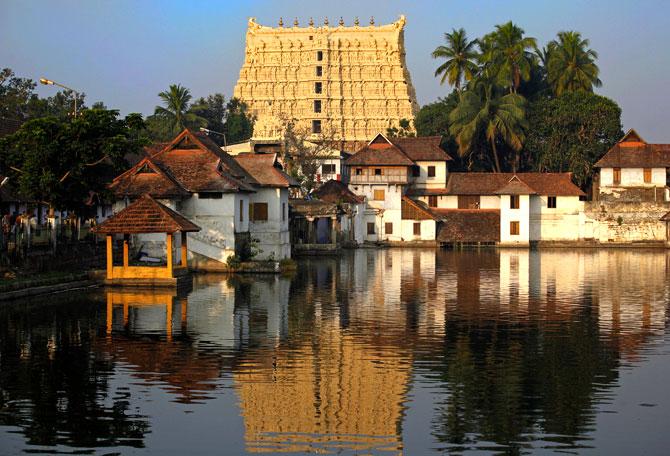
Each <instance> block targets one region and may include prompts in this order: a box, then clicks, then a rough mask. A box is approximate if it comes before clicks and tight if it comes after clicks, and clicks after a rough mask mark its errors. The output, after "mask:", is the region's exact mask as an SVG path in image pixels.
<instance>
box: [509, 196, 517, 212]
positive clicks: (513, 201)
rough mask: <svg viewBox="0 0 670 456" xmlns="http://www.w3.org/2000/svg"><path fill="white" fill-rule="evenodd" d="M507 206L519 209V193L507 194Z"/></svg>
mask: <svg viewBox="0 0 670 456" xmlns="http://www.w3.org/2000/svg"><path fill="white" fill-rule="evenodd" d="M509 208H510V209H519V195H510V196H509Z"/></svg>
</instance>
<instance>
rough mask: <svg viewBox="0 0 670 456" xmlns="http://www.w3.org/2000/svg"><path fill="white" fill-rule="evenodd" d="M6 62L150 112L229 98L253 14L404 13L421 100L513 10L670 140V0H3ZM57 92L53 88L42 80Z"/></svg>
mask: <svg viewBox="0 0 670 456" xmlns="http://www.w3.org/2000/svg"><path fill="white" fill-rule="evenodd" d="M0 5H1V6H0V67H2V68H5V67H9V68H11V69H13V70H14V72H15V73H16V74H17V75H18V76H21V77H27V78H31V79H33V80H38V79H39V78H40V77H42V76H44V77H47V78H49V79H53V80H55V81H57V82H60V83H62V84H65V85H67V86H70V87H72V88H74V89H77V90H79V91H82V92H85V93H86V100H87V104H88V105H90V104H91V103H93V102H95V101H103V102H104V103H105V104H106V105H107V106H108V107H110V108H115V109H119V110H120V111H121V113H122V114H127V113H129V112H141V113H142V114H145V115H148V114H151V113H153V109H154V107H155V106H156V104H158V103H159V99H158V96H157V94H158V93H159V92H161V91H163V90H165V89H167V87H168V86H169V85H170V84H174V83H179V84H182V85H184V86H186V87H188V88H189V89H190V90H191V93H192V94H193V95H194V96H195V97H199V96H207V95H208V94H211V93H217V92H220V93H223V94H224V95H226V96H227V97H229V96H231V94H232V91H233V87H234V85H235V82H236V81H237V77H238V74H239V71H240V68H241V66H242V62H243V59H244V40H245V32H246V26H247V20H248V18H249V17H256V18H257V22H259V23H260V24H264V25H272V26H275V25H276V24H277V22H278V20H279V17H283V18H284V22H285V23H292V22H293V20H294V18H296V17H297V18H298V20H299V21H300V23H301V24H307V22H308V21H309V18H310V17H313V18H314V21H315V22H316V23H321V22H322V21H323V18H324V17H328V18H329V20H330V22H331V24H333V23H336V21H337V20H339V17H340V16H342V17H343V18H344V20H345V23H346V24H347V25H351V24H352V23H353V21H354V18H355V17H356V16H358V17H359V19H360V21H361V24H367V23H368V21H369V20H370V16H374V18H375V22H376V23H377V24H382V23H389V22H392V21H394V20H396V19H397V18H398V16H399V15H400V14H404V15H406V17H407V24H406V27H405V46H406V51H407V65H408V67H409V70H410V74H411V77H412V82H413V83H414V86H415V88H416V93H417V97H418V101H419V104H420V105H424V104H426V103H430V102H432V101H434V100H436V99H437V98H439V97H441V96H445V95H446V94H447V93H448V92H449V91H450V90H451V89H450V88H449V87H448V86H446V85H444V86H442V85H440V83H439V79H437V78H435V77H434V71H435V68H436V67H437V66H438V61H436V60H433V59H432V58H431V56H430V54H431V52H432V50H433V49H435V47H436V46H438V45H440V44H442V43H443V40H444V33H445V32H448V31H451V30H452V29H453V28H461V27H463V28H464V29H465V30H466V32H467V33H468V35H469V37H471V38H476V37H479V36H482V35H483V34H485V33H488V32H489V31H491V30H492V29H493V27H494V26H495V25H496V24H501V23H504V22H507V21H509V20H512V21H513V22H515V23H516V24H517V25H519V26H520V27H522V28H523V29H524V30H525V31H526V34H527V35H528V36H532V37H535V38H537V40H538V43H539V44H540V45H544V44H546V43H547V41H549V40H551V39H553V38H555V36H556V33H557V32H559V31H562V30H577V31H579V32H581V33H582V35H583V36H584V37H585V38H588V39H589V40H590V42H591V47H592V48H593V49H594V50H596V51H597V52H598V54H599V59H598V65H599V66H600V79H601V80H602V81H603V86H602V87H601V88H600V89H597V92H598V93H599V94H602V95H605V96H607V97H609V98H612V99H613V100H615V101H616V102H617V103H618V104H619V106H621V108H622V110H623V118H622V120H623V124H624V130H626V129H628V128H635V129H636V130H637V131H638V132H639V133H640V134H641V135H642V137H643V138H644V139H646V140H647V141H649V142H665V143H670V128H668V126H669V123H670V122H669V121H670V89H669V87H668V83H669V82H670V76H669V75H670V50H669V49H668V43H670V1H669V0H665V1H660V0H637V1H633V0H630V1H623V0H607V1H606V0H588V1H586V0H580V1H577V0H574V1H573V0H560V1H556V0H553V1H544V0H524V1H521V0H519V1H514V0H506V1H503V0H467V1H464V0H461V1H452V0H441V1H432V0H414V1H400V0H337V1H333V0H330V1H322V0H250V1H242V0H238V1H224V0H219V1H214V0H200V1H195V0H192V1H176V0H175V1H171V0H162V1H141V0H135V1H131V0H115V1H111V0H94V1H90V0H89V1H85V0H59V1H53V0H50V1H43V0H0ZM38 90H39V94H40V95H42V96H50V95H52V94H53V93H54V90H55V89H54V88H53V87H50V86H39V89H38Z"/></svg>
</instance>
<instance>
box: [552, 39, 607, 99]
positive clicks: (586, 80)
mask: <svg viewBox="0 0 670 456" xmlns="http://www.w3.org/2000/svg"><path fill="white" fill-rule="evenodd" d="M588 46H589V40H587V39H583V38H582V36H581V34H580V33H579V32H574V31H569V32H560V33H559V34H558V41H552V42H551V43H550V44H549V47H548V50H549V52H548V56H547V57H548V58H546V68H547V79H548V82H549V85H550V86H551V88H552V89H553V91H554V93H555V94H556V95H557V96H558V95H562V94H563V93H565V92H576V91H579V90H583V91H586V92H593V87H594V86H595V87H600V86H601V85H602V82H601V81H600V79H598V73H599V71H600V70H599V69H598V65H596V63H595V61H596V59H597V58H598V54H597V53H596V51H594V50H593V49H589V47H588Z"/></svg>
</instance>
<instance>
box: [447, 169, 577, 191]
mask: <svg viewBox="0 0 670 456" xmlns="http://www.w3.org/2000/svg"><path fill="white" fill-rule="evenodd" d="M514 176H516V177H517V178H518V179H519V181H521V182H523V183H524V184H525V185H527V186H528V187H530V189H532V190H533V191H535V192H536V193H537V194H539V195H550V196H584V192H582V191H581V190H580V188H579V187H577V186H576V185H575V184H573V183H572V175H571V174H570V173H516V174H514V173H451V174H449V180H448V182H447V191H448V192H449V194H451V195H496V194H498V193H497V192H498V191H499V190H501V189H503V187H505V186H506V185H507V184H508V183H509V181H510V179H512V178H513V177H514Z"/></svg>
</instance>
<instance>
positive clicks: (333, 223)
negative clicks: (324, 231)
mask: <svg viewBox="0 0 670 456" xmlns="http://www.w3.org/2000/svg"><path fill="white" fill-rule="evenodd" d="M330 243H331V244H333V245H336V244H337V216H331V217H330Z"/></svg>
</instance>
